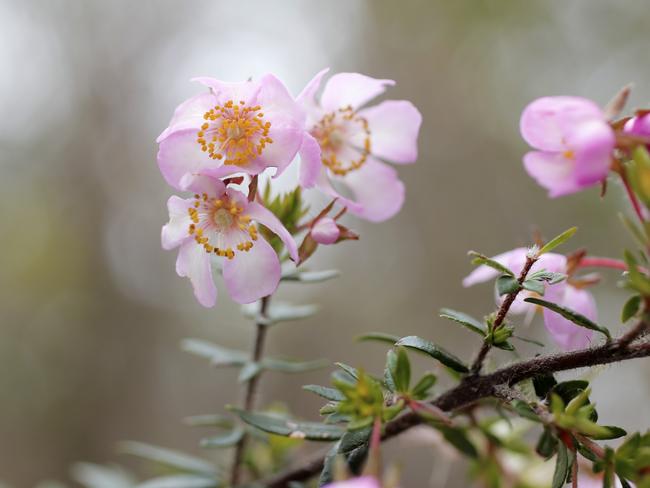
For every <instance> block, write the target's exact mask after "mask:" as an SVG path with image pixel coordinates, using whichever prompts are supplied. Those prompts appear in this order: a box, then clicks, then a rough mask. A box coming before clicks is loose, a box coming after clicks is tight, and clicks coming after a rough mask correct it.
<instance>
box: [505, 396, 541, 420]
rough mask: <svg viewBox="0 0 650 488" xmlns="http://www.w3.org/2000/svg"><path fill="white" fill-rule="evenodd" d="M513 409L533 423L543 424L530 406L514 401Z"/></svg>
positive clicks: (512, 403)
mask: <svg viewBox="0 0 650 488" xmlns="http://www.w3.org/2000/svg"><path fill="white" fill-rule="evenodd" d="M511 405H512V408H514V409H515V411H516V412H517V413H518V414H519V415H520V416H521V417H524V418H526V419H528V420H532V421H533V422H541V419H540V418H539V416H538V415H537V414H536V413H535V410H533V409H532V407H531V406H530V405H528V404H527V403H526V402H523V401H521V400H513V401H512V402H511Z"/></svg>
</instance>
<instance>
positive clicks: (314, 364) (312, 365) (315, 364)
mask: <svg viewBox="0 0 650 488" xmlns="http://www.w3.org/2000/svg"><path fill="white" fill-rule="evenodd" d="M329 364H330V363H329V361H327V360H325V359H316V360H314V361H294V360H291V359H279V358H265V359H263V360H262V368H263V369H268V370H271V371H279V372H281V373H304V372H306V371H314V370H316V369H321V368H324V367H325V366H328V365H329Z"/></svg>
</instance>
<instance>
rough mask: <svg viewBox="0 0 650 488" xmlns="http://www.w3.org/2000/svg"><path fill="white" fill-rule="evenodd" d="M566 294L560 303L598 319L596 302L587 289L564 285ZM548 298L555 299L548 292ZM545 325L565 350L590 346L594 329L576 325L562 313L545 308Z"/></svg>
mask: <svg viewBox="0 0 650 488" xmlns="http://www.w3.org/2000/svg"><path fill="white" fill-rule="evenodd" d="M563 295H564V296H563V297H562V299H561V301H559V302H558V304H559V305H562V306H564V307H568V308H570V309H571V310H575V311H576V312H578V313H580V314H582V315H584V316H585V317H587V318H588V319H591V320H593V321H596V320H597V315H598V314H597V310H596V302H595V300H594V297H593V296H592V295H591V293H589V292H588V291H587V290H579V289H577V288H575V287H573V286H570V285H567V286H565V287H564V294H563ZM546 299H547V300H550V301H553V296H552V294H548V293H547V297H546ZM544 325H545V326H546V329H547V330H548V331H549V333H550V334H551V337H553V340H554V341H555V342H556V344H557V345H558V346H560V347H561V348H562V349H564V350H565V351H570V350H574V349H581V348H583V347H588V346H589V345H590V343H591V337H592V335H593V331H591V330H589V329H585V328H584V327H580V326H578V325H575V324H574V323H573V322H571V321H569V320H567V319H565V318H564V317H562V316H561V315H559V314H557V313H555V312H552V311H550V310H548V309H544Z"/></svg>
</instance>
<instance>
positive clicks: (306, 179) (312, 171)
mask: <svg viewBox="0 0 650 488" xmlns="http://www.w3.org/2000/svg"><path fill="white" fill-rule="evenodd" d="M322 166H323V163H322V161H321V150H320V145H319V144H318V141H317V140H316V139H314V138H313V137H312V136H311V135H310V134H308V133H306V132H305V134H304V135H303V139H302V146H301V147H300V175H299V181H300V186H302V187H303V188H312V187H313V186H314V185H315V184H316V181H317V180H318V175H319V174H320V172H321V168H322Z"/></svg>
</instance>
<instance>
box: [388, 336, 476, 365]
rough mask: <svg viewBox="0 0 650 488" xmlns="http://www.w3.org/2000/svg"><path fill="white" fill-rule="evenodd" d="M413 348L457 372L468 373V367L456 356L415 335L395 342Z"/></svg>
mask: <svg viewBox="0 0 650 488" xmlns="http://www.w3.org/2000/svg"><path fill="white" fill-rule="evenodd" d="M396 345H398V346H405V347H410V348H412V349H415V350H416V351H420V352H423V353H425V354H428V355H429V356H431V357H432V358H434V359H436V360H438V361H440V362H441V363H442V364H444V365H445V366H447V367H448V368H451V369H452V370H454V371H457V372H459V373H468V372H469V368H468V367H467V366H466V365H465V364H464V363H463V362H462V361H461V360H460V359H458V358H457V357H456V356H454V355H453V354H451V353H450V352H448V351H445V350H444V349H443V348H442V347H440V346H436V345H435V344H434V343H432V342H429V341H427V340H424V339H422V338H421V337H417V336H408V337H402V338H401V339H400V340H399V341H398V342H397V344H396Z"/></svg>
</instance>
